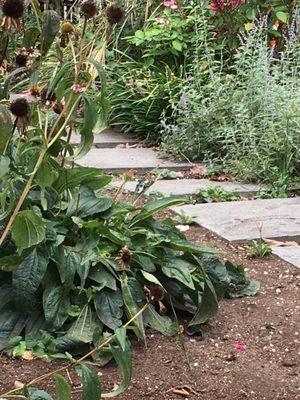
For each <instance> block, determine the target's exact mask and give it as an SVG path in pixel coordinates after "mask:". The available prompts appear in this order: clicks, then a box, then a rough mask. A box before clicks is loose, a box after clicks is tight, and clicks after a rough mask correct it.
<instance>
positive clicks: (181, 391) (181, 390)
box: [166, 388, 190, 397]
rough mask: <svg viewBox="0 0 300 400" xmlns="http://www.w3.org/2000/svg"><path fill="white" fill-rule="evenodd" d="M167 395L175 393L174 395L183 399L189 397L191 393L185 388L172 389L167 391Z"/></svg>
mask: <svg viewBox="0 0 300 400" xmlns="http://www.w3.org/2000/svg"><path fill="white" fill-rule="evenodd" d="M166 393H173V394H177V395H179V396H183V397H189V396H190V393H189V392H188V391H187V390H186V389H184V388H179V389H176V388H172V389H169V390H167V392H166Z"/></svg>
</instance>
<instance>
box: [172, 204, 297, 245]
mask: <svg viewBox="0 0 300 400" xmlns="http://www.w3.org/2000/svg"><path fill="white" fill-rule="evenodd" d="M172 209H173V210H174V211H175V212H176V213H182V212H184V213H185V214H186V215H189V216H195V217H196V222H197V224H199V225H201V226H203V227H205V228H207V229H209V230H211V231H213V232H215V233H216V234H218V235H220V236H222V237H223V238H225V239H227V240H230V241H236V242H243V241H248V240H252V239H259V238H260V236H261V235H262V236H263V237H265V238H269V239H271V238H274V239H278V240H296V241H298V240H300V198H299V197H298V198H291V199H272V200H252V201H234V202H228V203H212V204H196V205H186V206H180V207H173V208H172ZM260 228H261V231H260Z"/></svg>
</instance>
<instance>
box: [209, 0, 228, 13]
mask: <svg viewBox="0 0 300 400" xmlns="http://www.w3.org/2000/svg"><path fill="white" fill-rule="evenodd" d="M224 8H225V3H224V0H215V1H214V2H213V3H211V4H210V9H211V10H213V11H222V10H224Z"/></svg>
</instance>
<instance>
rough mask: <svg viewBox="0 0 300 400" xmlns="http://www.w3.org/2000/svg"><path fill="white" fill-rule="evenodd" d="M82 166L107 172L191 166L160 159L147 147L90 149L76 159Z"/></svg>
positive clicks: (177, 168) (174, 168) (179, 168)
mask: <svg viewBox="0 0 300 400" xmlns="http://www.w3.org/2000/svg"><path fill="white" fill-rule="evenodd" d="M77 164H78V165H82V166H84V167H96V168H102V169H105V170H106V171H108V172H124V171H128V170H131V169H132V170H138V171H141V172H144V171H151V170H153V169H154V168H168V169H172V170H182V169H188V168H191V167H192V164H190V163H178V162H173V161H169V160H162V159H160V158H159V157H158V154H157V153H156V152H155V151H153V150H152V149H148V148H134V149H127V148H126V149H118V148H115V149H91V150H90V151H89V153H88V154H87V155H85V156H84V157H82V158H81V159H80V160H78V161H77Z"/></svg>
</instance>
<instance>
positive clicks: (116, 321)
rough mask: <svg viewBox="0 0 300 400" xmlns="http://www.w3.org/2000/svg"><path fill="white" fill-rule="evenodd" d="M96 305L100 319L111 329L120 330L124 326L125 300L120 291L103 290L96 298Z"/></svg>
mask: <svg viewBox="0 0 300 400" xmlns="http://www.w3.org/2000/svg"><path fill="white" fill-rule="evenodd" d="M94 305H95V309H96V312H97V315H98V318H99V319H100V321H101V322H103V324H104V325H106V326H108V327H109V328H110V329H116V328H119V327H120V326H121V325H122V321H121V318H122V316H123V309H122V307H123V300H122V296H121V293H120V291H119V290H117V291H110V290H101V292H100V293H97V294H96V295H95V297H94Z"/></svg>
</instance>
